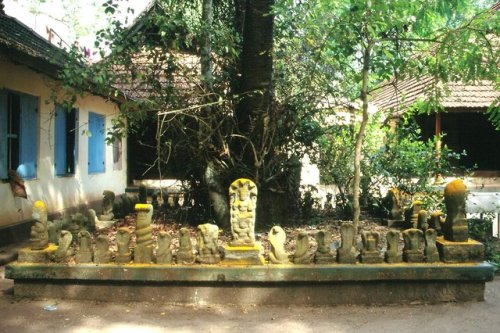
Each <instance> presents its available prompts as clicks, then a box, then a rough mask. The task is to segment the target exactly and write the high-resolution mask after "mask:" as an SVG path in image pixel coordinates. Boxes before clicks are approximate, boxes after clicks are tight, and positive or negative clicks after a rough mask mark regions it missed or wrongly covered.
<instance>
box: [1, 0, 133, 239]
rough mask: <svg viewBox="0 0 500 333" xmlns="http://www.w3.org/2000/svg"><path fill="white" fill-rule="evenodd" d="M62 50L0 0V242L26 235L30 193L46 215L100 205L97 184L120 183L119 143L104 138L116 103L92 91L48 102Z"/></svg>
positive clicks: (57, 90) (116, 187)
mask: <svg viewBox="0 0 500 333" xmlns="http://www.w3.org/2000/svg"><path fill="white" fill-rule="evenodd" d="M65 57H67V54H66V52H65V51H64V50H63V49H60V48H58V47H57V46H55V45H53V44H51V43H50V42H49V41H47V40H46V39H44V38H43V37H42V36H40V35H38V34H37V33H36V32H34V31H33V30H32V29H30V28H29V27H27V26H26V25H24V24H23V23H21V22H20V21H19V20H17V19H16V18H14V17H11V16H8V15H6V14H5V12H4V10H3V2H2V1H1V0H0V211H1V212H2V214H1V215H0V247H1V246H3V245H5V244H6V242H9V239H11V236H12V235H16V236H15V238H16V239H17V240H21V239H23V238H24V237H28V236H29V226H30V225H31V214H32V207H31V205H32V202H34V201H36V200H43V201H44V202H45V203H46V205H47V209H48V212H49V213H50V214H54V213H65V212H68V211H71V212H75V211H76V210H78V208H79V207H85V206H87V207H88V206H91V207H95V208H97V207H99V206H100V202H101V200H102V193H103V190H112V191H114V192H115V193H117V194H120V193H123V192H124V190H125V187H126V185H127V168H126V165H125V164H124V161H126V160H127V158H126V153H127V149H126V142H125V141H124V142H123V143H122V142H121V141H120V142H117V143H116V144H115V145H107V144H106V143H105V135H106V128H109V127H111V124H112V120H113V119H114V118H115V117H116V116H117V114H118V113H119V111H120V109H119V105H118V104H117V102H116V101H113V100H109V99H106V98H103V97H101V96H99V95H96V94H95V93H92V92H87V93H84V94H82V95H81V96H78V97H77V99H76V101H75V103H74V104H73V105H72V107H71V108H70V109H69V110H68V109H66V108H63V107H62V106H61V105H60V104H57V103H55V102H54V99H53V97H57V100H61V99H62V97H63V96H64V94H63V89H62V88H61V86H62V82H60V80H58V72H59V71H60V70H61V69H62V68H63V64H64V59H65ZM88 133H92V135H89V134H88ZM15 188H24V189H25V192H26V195H27V198H26V195H24V193H23V195H19V194H18V192H19V191H18V192H16V191H14V189H15ZM26 226H27V227H26ZM13 228H15V229H16V230H22V231H21V234H19V233H17V232H13V231H12V230H13Z"/></svg>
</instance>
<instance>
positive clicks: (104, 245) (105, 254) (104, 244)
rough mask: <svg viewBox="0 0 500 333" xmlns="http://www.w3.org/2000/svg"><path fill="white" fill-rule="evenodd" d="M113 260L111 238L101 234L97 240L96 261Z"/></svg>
mask: <svg viewBox="0 0 500 333" xmlns="http://www.w3.org/2000/svg"><path fill="white" fill-rule="evenodd" d="M110 262H111V251H110V250H109V239H108V237H107V236H105V235H99V236H97V238H96V241H95V252H94V263H96V264H108V263H110Z"/></svg>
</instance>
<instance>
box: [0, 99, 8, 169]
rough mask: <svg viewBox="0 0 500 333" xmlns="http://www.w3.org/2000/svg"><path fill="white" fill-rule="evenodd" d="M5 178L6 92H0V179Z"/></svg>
mask: <svg viewBox="0 0 500 333" xmlns="http://www.w3.org/2000/svg"><path fill="white" fill-rule="evenodd" d="M6 178H7V92H6V91H5V90H0V179H6Z"/></svg>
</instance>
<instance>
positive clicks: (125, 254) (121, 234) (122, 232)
mask: <svg viewBox="0 0 500 333" xmlns="http://www.w3.org/2000/svg"><path fill="white" fill-rule="evenodd" d="M130 236H131V232H130V229H129V228H128V227H121V228H118V230H117V233H116V244H117V247H118V253H117V254H116V259H115V261H116V263H117V264H128V263H130V261H131V260H132V253H131V252H130Z"/></svg>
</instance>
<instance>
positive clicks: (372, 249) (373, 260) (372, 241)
mask: <svg viewBox="0 0 500 333" xmlns="http://www.w3.org/2000/svg"><path fill="white" fill-rule="evenodd" d="M361 240H362V241H363V250H361V255H360V258H361V262H362V263H364V264H378V263H381V262H382V261H383V260H382V257H381V256H380V253H379V251H378V246H379V240H380V234H379V233H378V232H376V231H363V232H362V233H361Z"/></svg>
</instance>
